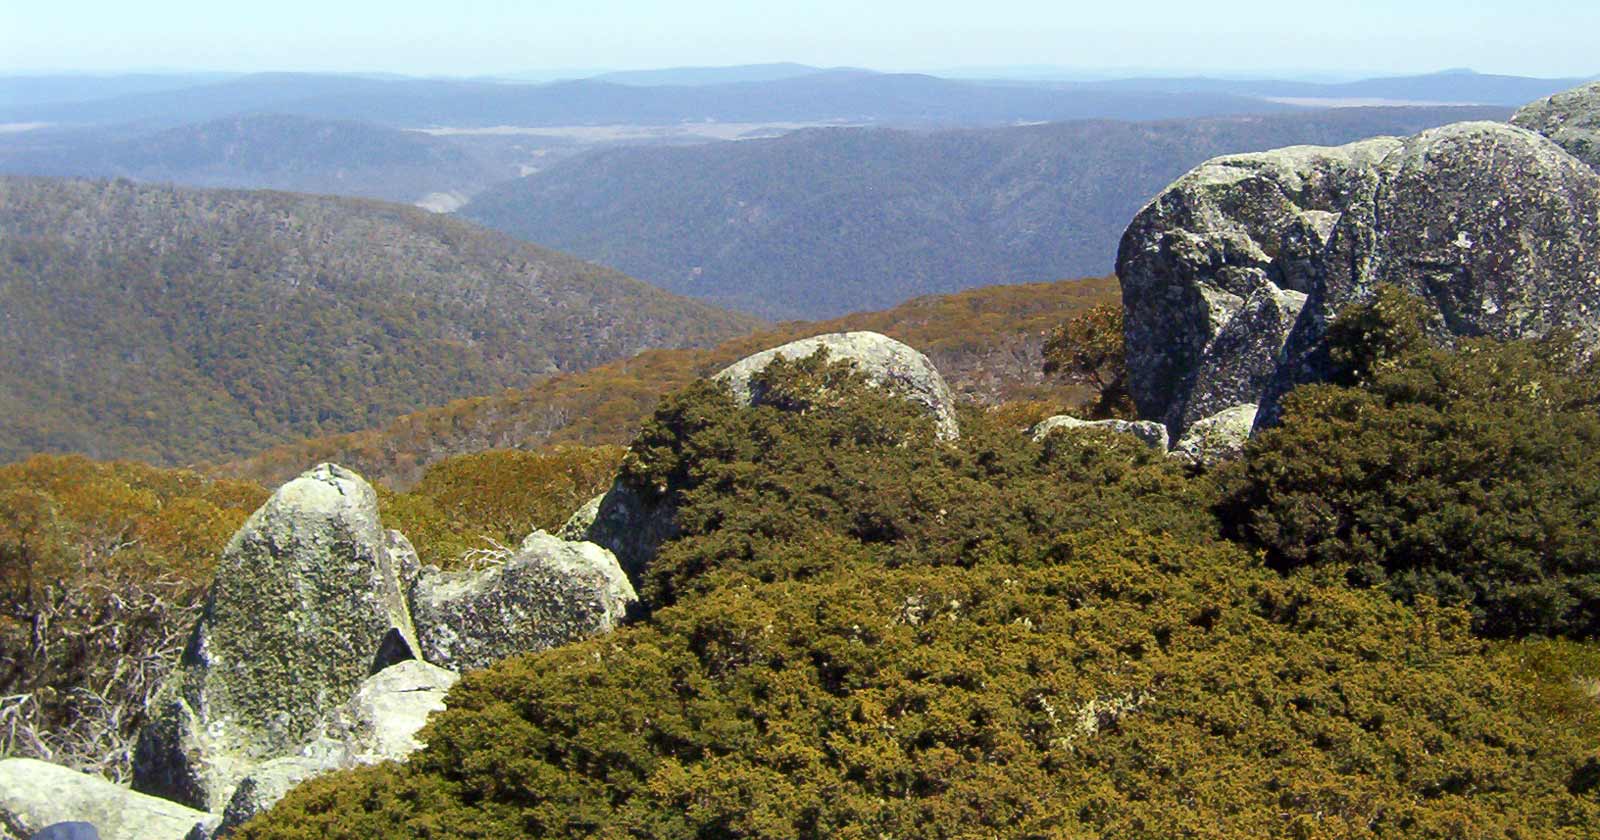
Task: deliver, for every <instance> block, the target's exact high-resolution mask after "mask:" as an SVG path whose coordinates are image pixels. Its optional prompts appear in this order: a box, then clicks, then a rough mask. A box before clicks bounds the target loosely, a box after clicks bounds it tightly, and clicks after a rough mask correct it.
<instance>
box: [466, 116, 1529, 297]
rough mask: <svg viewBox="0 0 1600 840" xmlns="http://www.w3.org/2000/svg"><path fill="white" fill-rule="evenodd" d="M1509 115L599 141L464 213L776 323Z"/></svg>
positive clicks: (995, 273)
mask: <svg viewBox="0 0 1600 840" xmlns="http://www.w3.org/2000/svg"><path fill="white" fill-rule="evenodd" d="M1505 116H1506V112H1505V110H1504V109H1494V108H1478V109H1463V108H1371V109H1345V110H1336V111H1316V112H1307V113H1293V114H1279V115H1270V116H1250V117H1216V118H1205V119H1188V120H1173V121H1167V122H1159V123H1129V122H1103V121H1101V122H1073V123H1060V124H1052V125H1037V126H1023V127H1011V128H997V129H984V130H966V131H947V132H932V133H921V132H909V131H895V130H889V129H817V130H810V131H803V132H797V133H795V134H790V135H787V136H785V137H781V138H777V139H772V140H750V141H743V142H739V143H734V144H721V145H711V146H698V147H689V148H635V149H614V150H606V151H599V152H595V153H592V154H589V155H585V156H582V157H578V158H575V159H572V160H568V161H564V162H562V163H560V164H558V165H556V166H552V167H551V168H549V169H548V170H545V171H544V172H540V173H537V174H534V175H531V176H529V177H527V178H523V179H520V180H518V181H513V182H509V183H507V184H503V185H500V186H497V187H494V188H492V189H490V190H488V191H486V192H485V193H483V194H482V195H480V196H478V197H477V198H476V199H475V200H474V201H472V202H471V203H470V204H468V205H467V206H466V207H465V208H464V209H463V210H462V211H461V212H462V213H463V215H465V216H466V217H468V218H471V219H474V220H476V221H478V222H481V223H483V224H485V225H488V226H490V227H493V228H497V229H499V230H504V231H507V232H509V233H513V234H516V235H518V236H522V237H524V238H526V239H529V240H530V241H534V242H542V243H547V244H549V245H551V246H553V247H558V248H562V249H565V250H568V251H571V252H572V253H575V254H580V255H582V256H584V257H587V258H590V259H595V260H599V261H600V262H603V263H605V264H607V265H614V266H618V267H619V268H621V269H622V270H623V271H627V272H629V273H630V274H633V275H635V276H637V277H641V278H644V279H645V280H646V281H648V282H651V283H655V284H656V285H659V286H661V287H663V288H666V289H670V290H672V291H675V292H679V293H681V294H686V295H690V296H693V297H697V298H700V299H702V300H708V301H712V302H715V303H719V304H722V305H725V306H730V307H733V308H736V309H742V310H745V311H748V312H754V313H757V314H760V315H764V316H767V317H773V318H823V317H832V316H837V315H841V314H843V313H846V312H851V311H859V310H864V309H879V308H884V307H890V306H894V305H896V304H898V303H900V302H901V301H904V300H907V299H909V298H911V297H915V296H917V295H924V294H942V293H949V292H954V291H959V290H961V289H966V288H971V287H973V286H980V285H989V284H999V283H1019V282H1026V281H1030V280H1034V279H1037V278H1040V277H1084V276H1094V275H1099V274H1104V273H1105V272H1107V271H1109V270H1110V269H1111V266H1112V263H1113V262H1114V260H1115V257H1116V247H1117V241H1118V239H1119V238H1120V237H1121V235H1122V231H1123V229H1124V228H1125V227H1126V226H1127V224H1128V220H1129V219H1131V218H1133V216H1134V214H1135V213H1136V212H1137V211H1138V210H1139V208H1140V206H1142V205H1143V204H1144V202H1145V201H1146V200H1148V199H1149V198H1150V197H1151V196H1153V195H1155V194H1156V193H1157V192H1159V191H1160V190H1161V189H1162V188H1163V187H1165V186H1167V184H1169V183H1171V182H1172V181H1173V180H1174V179H1176V178H1177V177H1178V176H1180V175H1182V174H1183V173H1184V172H1185V171H1187V170H1188V169H1190V168H1191V167H1193V166H1195V165H1196V164H1199V163H1200V162H1202V161H1204V160H1207V159H1209V158H1211V157H1214V156H1216V155H1220V154H1224V153H1232V152H1240V151H1248V150H1264V149H1270V148H1277V147H1280V146H1288V145H1296V144H1321V145H1326V144H1340V143H1347V142H1351V141H1354V140H1358V139H1362V138H1366V137H1371V136H1373V135H1379V134H1406V135H1409V134H1413V133H1415V132H1417V131H1420V130H1422V129H1424V128H1428V127H1432V126H1436V125H1442V124H1444V123H1448V122H1454V121H1457V120H1463V119H1485V118H1493V119H1504V118H1505Z"/></svg>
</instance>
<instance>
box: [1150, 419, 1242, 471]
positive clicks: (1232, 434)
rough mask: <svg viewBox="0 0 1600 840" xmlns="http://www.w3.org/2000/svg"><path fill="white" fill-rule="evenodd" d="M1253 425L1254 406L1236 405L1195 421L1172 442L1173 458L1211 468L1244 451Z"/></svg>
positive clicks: (1171, 453) (1171, 454)
mask: <svg viewBox="0 0 1600 840" xmlns="http://www.w3.org/2000/svg"><path fill="white" fill-rule="evenodd" d="M1255 425H1256V406H1254V405H1251V404H1245V405H1236V406H1234V407H1233V408H1229V409H1225V410H1223V411H1220V412H1218V413H1216V414H1213V415H1211V416H1210V417H1207V418H1205V419H1203V420H1199V421H1196V422H1195V423H1193V424H1192V425H1190V426H1189V430H1188V431H1187V432H1184V433H1183V437H1181V438H1179V439H1178V442H1177V443H1175V444H1173V446H1172V451H1171V452H1170V453H1168V454H1169V455H1170V456H1171V457H1172V458H1173V459H1175V460H1180V461H1184V462H1187V463H1190V464H1197V465H1199V466H1203V467H1213V466H1216V465H1217V464H1220V463H1222V462H1223V461H1229V460H1232V459H1234V458H1237V457H1239V456H1240V455H1242V454H1244V445H1245V444H1246V443H1248V442H1249V441H1250V432H1251V431H1252V430H1253V429H1254V428H1255Z"/></svg>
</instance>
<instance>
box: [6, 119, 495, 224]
mask: <svg viewBox="0 0 1600 840" xmlns="http://www.w3.org/2000/svg"><path fill="white" fill-rule="evenodd" d="M130 133H133V134H134V136H132V137H128V136H124V135H127V134H130ZM0 172H3V173H6V174H16V175H45V176H53V177H82V178H131V179H133V180H137V181H154V182H166V183H174V184H183V185H186V186H195V187H237V188H248V189H274V190H291V191H294V192H310V193H327V194H331V195H348V196H356V197H362V198H378V199H383V200H386V201H399V202H404V203H411V202H414V201H416V200H418V199H419V198H422V197H423V196H424V195H427V194H428V193H432V192H467V193H470V192H473V191H475V190H477V189H481V188H482V187H484V186H487V185H488V184H491V183H494V182H496V181H502V180H505V179H507V178H510V177H512V176H513V175H515V174H516V169H515V167H513V166H512V165H510V164H509V163H504V162H501V161H495V160H493V159H491V158H488V157H487V156H481V155H473V154H471V153H470V151H469V150H468V149H467V148H466V147H463V146H461V145H459V144H456V143H451V142H449V141H446V140H440V139H438V138H434V137H430V136H428V135H426V134H422V133H419V132H413V131H402V130H400V129H395V128H385V127H381V126H376V125H369V124H366V123H359V122H350V121H345V120H315V119H310V118H306V117H297V116H288V115H279V114H255V115H250V116H242V117H231V118H228V119H220V120H213V121H210V122H205V123H198V124H195V125H186V126H180V127H177V128H169V129H165V130H162V131H156V132H150V133H138V132H130V131H129V130H127V129H123V130H110V131H95V130H89V129H80V130H77V131H35V132H23V133H19V134H18V135H16V136H13V137H9V138H6V142H5V143H4V144H3V145H0Z"/></svg>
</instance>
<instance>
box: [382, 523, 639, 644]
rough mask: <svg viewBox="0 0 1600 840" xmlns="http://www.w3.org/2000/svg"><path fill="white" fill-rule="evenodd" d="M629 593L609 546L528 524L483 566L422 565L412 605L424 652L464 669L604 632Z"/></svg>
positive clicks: (622, 613) (628, 599)
mask: <svg viewBox="0 0 1600 840" xmlns="http://www.w3.org/2000/svg"><path fill="white" fill-rule="evenodd" d="M636 600H638V599H637V597H636V596H635V595H634V592H633V586H632V585H631V584H630V583H629V582H628V578H627V575H625V574H624V573H623V571H622V567H621V566H620V565H618V563H617V558H616V557H615V556H613V555H612V553H611V552H610V551H608V550H606V549H604V548H602V547H600V546H598V545H596V544H594V543H591V542H568V541H566V540H562V539H559V538H557V537H553V536H551V535H550V534H547V533H545V532H543V531H535V532H534V533H533V534H530V535H529V536H528V538H527V539H526V540H524V541H523V543H522V545H521V547H519V548H518V549H517V551H516V552H515V553H514V554H513V555H511V556H510V557H508V558H506V559H505V561H504V562H503V563H500V564H496V565H493V566H491V567H489V568H487V569H483V570H481V571H469V572H440V571H438V570H437V569H433V568H429V569H425V570H424V572H423V574H422V577H421V579H420V580H418V582H417V586H416V589H415V590H414V592H413V595H412V610H413V617H414V618H415V620H416V626H417V634H418V637H419V641H420V643H421V646H422V647H421V651H422V655H423V657H424V658H425V659H426V660H427V661H429V662H433V663H435V664H438V665H442V666H444V667H448V668H453V669H457V670H466V669H471V668H482V667H485V666H487V665H490V664H492V663H494V662H495V661H497V660H500V659H503V658H505V657H507V656H511V655H512V654H517V653H526V652H529V651H537V650H545V649H547V648H551V647H554V646H556V645H560V644H565V643H567V642H571V641H575V640H577V639H583V638H588V637H590V636H594V635H598V634H600V633H605V632H608V631H610V630H611V629H612V628H614V627H615V626H616V625H617V624H618V623H619V622H620V621H621V620H622V619H623V617H624V616H625V615H626V613H627V608H628V605H629V604H631V603H633V602H634V601H636Z"/></svg>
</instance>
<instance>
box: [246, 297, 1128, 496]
mask: <svg viewBox="0 0 1600 840" xmlns="http://www.w3.org/2000/svg"><path fill="white" fill-rule="evenodd" d="M1118 299H1119V298H1118V291H1117V282H1116V280H1115V279H1114V278H1109V277H1105V278H1097V279H1092V280H1070V281H1063V282H1058V283H1034V284H1026V285H1018V286H1001V287H991V288H986V289H978V290H974V291H970V292H964V293H961V294H956V295H947V296H937V297H925V298H919V299H917V300H913V301H910V302H908V303H905V304H902V305H901V306H898V307H895V308H894V309H890V310H887V311H882V312H868V313H862V314H856V315H849V316H846V317H843V318H838V319H835V320H832V321H824V322H819V323H806V322H799V323H786V324H779V325H777V326H776V327H774V328H772V329H770V330H765V331H762V332H759V333H756V334H753V335H747V336H743V337H740V338H736V339H732V340H730V341H727V342H725V343H723V344H721V345H719V346H717V347H715V348H713V349H709V350H652V351H649V352H646V353H641V354H640V355H638V356H636V357H634V358H631V359H624V360H621V361H617V362H612V363H610V364H606V365H601V366H600V367H597V368H594V369H593V370H589V371H585V372H582V373H574V374H569V375H563V376H556V377H552V378H550V379H547V380H544V381H541V382H539V383H538V384H536V385H533V386H531V387H528V388H523V389H513V390H507V391H504V392H502V393H499V394H494V395H490V396H482V397H476V398H473V399H465V400H457V401H455V402H452V403H450V404H448V405H442V406H437V407H434V408H429V409H425V410H423V411H418V412H416V413H413V414H409V415H406V416H404V417H401V418H399V419H397V420H395V421H394V422H393V423H390V424H388V425H387V426H384V427H383V428H378V429H370V430H367V431H362V432H355V433H351V434H345V435H332V436H328V437H323V438H317V439H312V440H306V441H301V442H298V443H291V444H285V445H283V446H278V447H274V448H272V449H269V450H267V451H265V452H262V453H260V454H257V455H255V456H252V457H249V458H245V459H241V460H237V461H234V462H232V463H228V464H225V465H223V466H221V467H219V468H217V470H216V471H217V472H220V473H223V474H227V475H231V476H238V477H248V478H250V479H253V480H256V481H260V482H263V483H266V484H275V483H278V482H281V481H285V480H287V479H288V478H290V477H292V476H294V475H296V474H298V473H299V472H300V471H301V470H303V469H305V468H306V467H307V465H310V464H314V463H317V462H320V461H337V462H339V463H341V464H345V465H347V466H349V467H351V468H352V469H355V470H357V471H358V472H361V473H362V474H364V475H366V476H368V477H369V478H372V479H374V480H381V481H383V482H386V483H388V484H389V485H391V486H394V487H406V486H408V485H410V484H412V483H414V482H416V481H417V479H418V478H419V477H420V476H421V474H422V472H423V470H424V469H425V468H426V467H427V466H428V465H429V464H432V463H434V462H437V461H439V460H441V459H444V458H447V457H450V456H452V455H461V454H465V453H470V452H476V451H479V450H484V449H497V448H508V447H509V448H518V449H542V448H547V447H550V446H553V445H560V444H583V445H591V446H592V445H596V444H627V443H628V442H629V441H631V440H632V439H633V435H634V433H635V432H636V431H637V430H638V428H639V426H640V424H641V423H643V422H644V420H645V418H647V417H649V416H650V412H651V411H653V410H654V409H655V405H656V403H657V401H659V400H660V399H661V396H662V395H663V394H666V393H669V392H671V391H673V390H676V389H678V388H681V387H683V386H685V385H687V384H689V383H690V382H693V381H694V380H696V379H698V378H700V377H703V376H707V375H709V374H712V373H715V372H716V371H717V370H719V369H721V368H722V367H724V366H726V365H728V364H731V363H732V362H734V361H737V360H738V359H740V358H742V357H744V356H746V355H749V354H750V353H754V352H757V351H759V350H762V349H765V348H767V347H773V346H776V345H778V344H782V343H784V342H788V341H792V340H794V339H797V338H804V337H806V336H811V335H818V334H822V333H830V332H843V331H848V330H872V331H874V332H881V333H884V334H885V335H888V336H890V337H892V338H896V339H899V340H900V341H904V342H906V343H907V344H910V345H911V346H913V347H916V348H917V349H918V350H921V351H922V352H924V353H927V354H928V356H929V357H930V358H931V359H932V360H933V361H934V363H935V364H936V365H938V367H939V369H940V370H941V371H942V372H943V373H944V375H945V377H946V378H947V379H948V380H949V382H950V386H951V388H952V389H954V390H955V392H956V393H957V395H958V396H959V397H961V398H963V399H965V400H966V401H968V402H974V403H984V404H993V403H999V402H1004V401H1014V400H1042V401H1045V402H1047V403H1050V404H1051V405H1053V406H1060V405H1069V404H1074V403H1076V402H1078V401H1080V400H1082V399H1084V398H1086V397H1088V396H1089V395H1088V394H1087V393H1086V392H1084V391H1082V390H1081V389H1078V388H1074V387H1070V386H1064V385H1060V384H1057V383H1052V382H1050V381H1047V380H1046V379H1045V378H1044V376H1043V374H1042V373H1041V370H1042V368H1043V365H1044V360H1043V348H1044V342H1045V338H1046V334H1047V333H1048V332H1049V331H1050V329H1051V328H1053V327H1055V326H1056V325H1057V324H1059V323H1060V322H1061V321H1062V320H1063V319H1065V318H1067V317H1069V316H1070V315H1072V314H1073V313H1076V312H1081V311H1083V310H1086V309H1088V308H1090V307H1092V306H1095V305H1096V304H1100V303H1106V302H1115V301H1117V300H1118Z"/></svg>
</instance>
